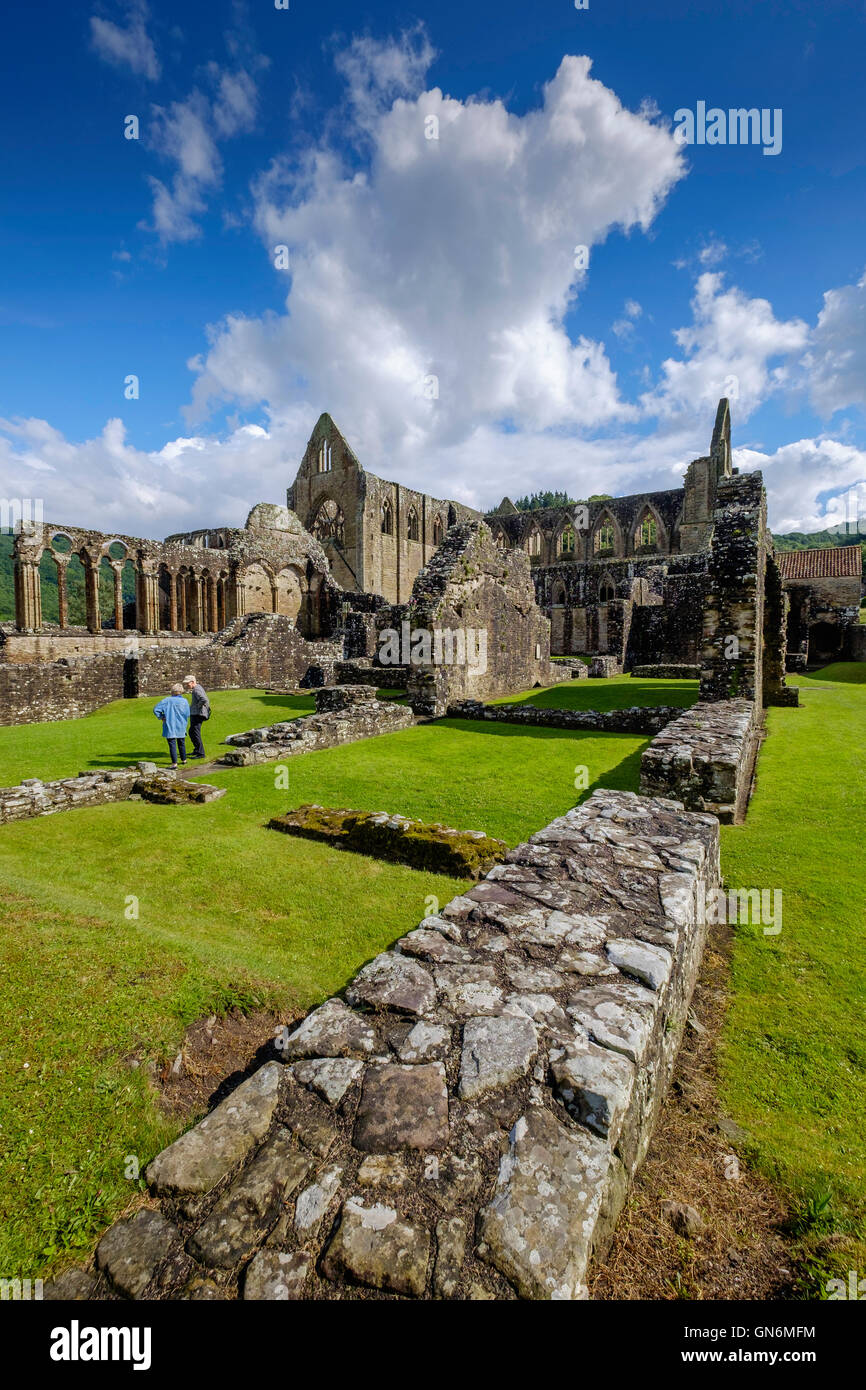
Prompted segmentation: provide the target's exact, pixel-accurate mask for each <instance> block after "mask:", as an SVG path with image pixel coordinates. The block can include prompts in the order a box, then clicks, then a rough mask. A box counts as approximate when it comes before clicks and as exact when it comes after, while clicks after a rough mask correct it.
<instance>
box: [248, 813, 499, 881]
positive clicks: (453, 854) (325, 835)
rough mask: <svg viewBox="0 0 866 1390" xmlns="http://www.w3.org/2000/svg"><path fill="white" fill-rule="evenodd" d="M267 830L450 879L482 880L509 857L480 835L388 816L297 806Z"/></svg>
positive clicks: (493, 842) (410, 818)
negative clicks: (318, 841) (321, 842)
mask: <svg viewBox="0 0 866 1390" xmlns="http://www.w3.org/2000/svg"><path fill="white" fill-rule="evenodd" d="M268 829H269V830H282V831H283V833H284V834H286V835H300V836H302V837H303V838H305V839H308V840H324V841H325V842H326V843H327V844H332V845H336V846H337V847H338V848H339V849H347V850H353V851H355V852H356V853H358V854H369V855H372V856H373V857H374V858H376V859H387V860H390V861H391V862H397V863H401V864H411V865H412V867H413V868H415V869H426V870H428V871H431V872H433V873H438V874H450V875H452V877H454V878H480V877H481V875H482V874H485V873H487V871H488V870H489V869H492V868H493V866H494V864H499V863H501V862H502V860H503V859H504V858H505V856H506V854H507V853H508V846H507V845H506V843H505V841H504V840H494V839H492V838H491V837H490V836H489V835H485V834H484V831H483V830H453V829H452V828H451V827H450V826H447V825H440V824H439V823H435V824H432V825H428V824H427V823H426V822H425V821H421V820H414V819H413V818H412V817H411V816H400V815H389V814H388V812H387V811H341V810H336V809H334V808H333V807H326V806H299V807H298V809H297V810H296V811H289V812H288V814H287V815H285V816H274V817H273V819H272V820H269V821H268Z"/></svg>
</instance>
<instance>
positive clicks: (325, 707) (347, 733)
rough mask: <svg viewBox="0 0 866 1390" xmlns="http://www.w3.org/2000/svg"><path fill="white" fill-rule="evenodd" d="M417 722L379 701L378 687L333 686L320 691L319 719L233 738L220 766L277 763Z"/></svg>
mask: <svg viewBox="0 0 866 1390" xmlns="http://www.w3.org/2000/svg"><path fill="white" fill-rule="evenodd" d="M414 723H415V716H414V715H413V713H412V711H411V710H410V709H407V708H406V706H405V705H397V704H394V703H393V702H390V701H386V700H377V699H376V687H375V686H374V685H354V686H353V685H339V686H328V687H325V688H323V689H321V690H317V691H316V713H315V714H308V715H305V716H302V717H301V718H300V719H290V720H285V721H283V722H281V723H277V724H267V725H265V726H264V727H263V728H261V729H248V730H247V731H246V732H244V733H241V734H230V735H229V737H228V738H226V739H224V740H223V742H224V743H226V744H228V745H229V751H228V752H227V753H224V754H223V756H222V758H221V759H220V762H222V763H224V764H225V765H226V766H227V767H249V766H251V765H252V764H254V763H268V762H274V761H276V760H282V759H283V758H291V757H295V756H296V755H297V754H299V753H311V752H314V751H315V750H316V749H319V748H335V747H336V746H337V745H338V744H341V743H355V742H357V740H358V739H362V738H372V737H374V736H375V735H376V734H390V733H396V732H397V731H398V730H399V729H408V728H409V727H411V725H412V724H414Z"/></svg>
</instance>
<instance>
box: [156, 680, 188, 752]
mask: <svg viewBox="0 0 866 1390" xmlns="http://www.w3.org/2000/svg"><path fill="white" fill-rule="evenodd" d="M153 712H154V714H155V715H156V717H157V719H161V720H162V736H163V738H164V739H165V740H166V742H167V743H168V751H169V753H170V754H171V765H172V767H174V768H176V767H177V755H178V751H180V761H181V763H182V765H183V766H184V767H186V725H187V720H188V719H189V705H188V704H187V702H186V700H185V699H184V698H183V686H182V685H173V686H172V687H171V694H170V695H166V697H165V699H164V700H160V702H159V704H158V705H155V706H154V710H153Z"/></svg>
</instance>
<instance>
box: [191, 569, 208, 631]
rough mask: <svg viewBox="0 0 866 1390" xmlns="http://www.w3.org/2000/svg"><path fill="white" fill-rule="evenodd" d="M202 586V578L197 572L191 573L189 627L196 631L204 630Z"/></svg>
mask: <svg viewBox="0 0 866 1390" xmlns="http://www.w3.org/2000/svg"><path fill="white" fill-rule="evenodd" d="M203 587H204V580H203V579H201V578H199V576H198V575H197V574H191V575H190V577H189V602H190V615H189V616H190V627H191V628H192V630H193V632H197V633H198V632H204V631H205V630H206V629H205V616H204V595H203V593H202V590H203Z"/></svg>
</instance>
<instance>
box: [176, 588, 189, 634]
mask: <svg viewBox="0 0 866 1390" xmlns="http://www.w3.org/2000/svg"><path fill="white" fill-rule="evenodd" d="M186 595H187V577H186V575H185V574H181V575H179V576H178V584H177V597H178V607H179V610H180V612H179V619H178V620H179V623H180V631H181V632H186V630H187V617H186Z"/></svg>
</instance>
